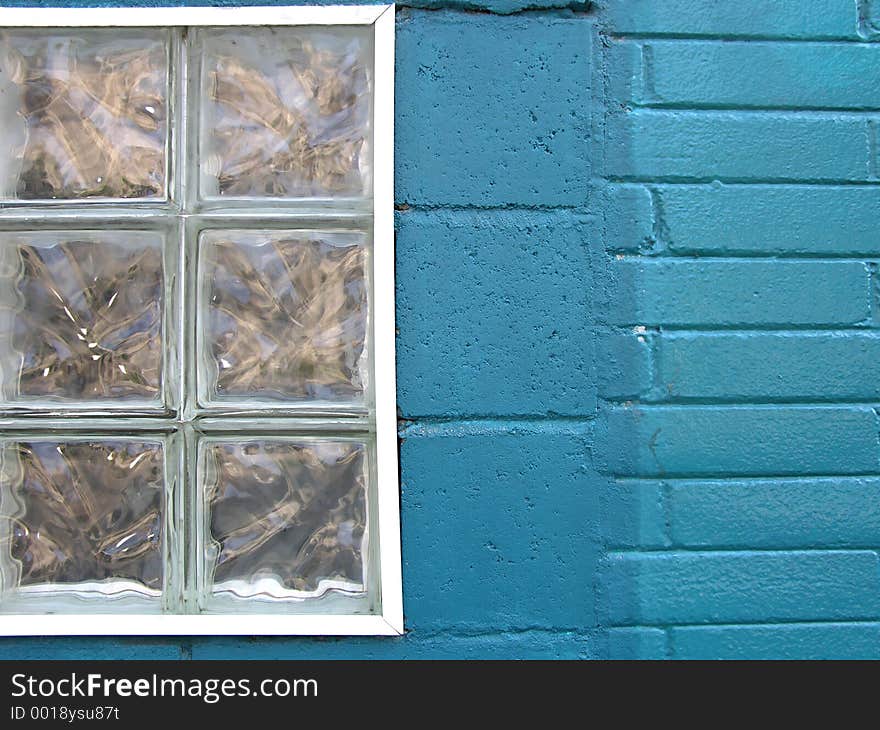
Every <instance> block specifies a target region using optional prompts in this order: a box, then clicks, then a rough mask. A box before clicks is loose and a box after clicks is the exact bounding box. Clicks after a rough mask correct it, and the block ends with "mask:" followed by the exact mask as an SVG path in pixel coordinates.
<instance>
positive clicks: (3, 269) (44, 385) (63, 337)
mask: <svg viewBox="0 0 880 730" xmlns="http://www.w3.org/2000/svg"><path fill="white" fill-rule="evenodd" d="M162 253H163V236H162V234H161V233H158V232H147V231H116V232H107V233H102V232H98V231H78V232H69V231H67V232H66V231H40V232H22V233H18V232H2V233H0V375H2V392H3V400H4V402H6V403H7V404H12V405H18V406H27V405H35V404H39V403H40V402H41V401H42V402H52V403H61V404H67V405H70V404H73V403H75V402H78V403H80V404H88V403H93V404H94V403H98V402H100V403H104V404H106V405H108V406H110V407H113V406H114V405H115V406H116V407H124V405H125V404H126V403H132V402H134V403H151V402H155V401H157V400H160V399H161V388H162V363H163V339H162V314H163V306H164V305H163V298H164V275H163V264H162V261H163V259H162Z"/></svg>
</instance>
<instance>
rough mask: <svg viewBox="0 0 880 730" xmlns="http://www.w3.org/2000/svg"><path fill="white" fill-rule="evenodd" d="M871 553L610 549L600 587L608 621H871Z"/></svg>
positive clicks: (879, 602)
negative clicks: (624, 551)
mask: <svg viewBox="0 0 880 730" xmlns="http://www.w3.org/2000/svg"><path fill="white" fill-rule="evenodd" d="M878 568H880V564H878V559H877V555H876V554H875V553H873V552H868V551H858V552H855V551H853V552H845V551H840V552H830V551H829V552H822V551H815V550H813V551H807V552H780V553H772V552H740V553H736V552H713V553H705V552H704V553H695V552H688V553H650V554H615V555H613V556H611V557H610V558H609V561H608V565H607V566H606V568H605V572H604V574H603V581H602V588H603V595H604V599H603V600H605V601H607V602H608V603H607V608H608V618H609V620H610V622H611V623H612V624H648V625H650V624H676V623H680V624H690V623H694V624H696V623H739V622H752V621H761V622H766V623H773V622H775V621H814V620H859V619H874V618H876V617H877V616H878V614H880V590H878V589H880V585H878V583H880V572H878Z"/></svg>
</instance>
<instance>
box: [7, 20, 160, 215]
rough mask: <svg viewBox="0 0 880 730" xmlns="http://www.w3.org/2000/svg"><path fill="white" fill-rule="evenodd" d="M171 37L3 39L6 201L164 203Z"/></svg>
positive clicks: (95, 34)
mask: <svg viewBox="0 0 880 730" xmlns="http://www.w3.org/2000/svg"><path fill="white" fill-rule="evenodd" d="M167 39H168V36H167V33H166V32H164V31H161V30H137V31H129V30H120V29H113V30H112V31H91V30H71V31H54V30H53V31H51V32H41V31H4V32H3V34H2V35H0V124H2V131H3V135H2V140H3V141H2V143H0V149H2V151H3V154H0V198H6V199H18V200H22V201H25V200H27V201H36V200H83V199H86V200H87V199H103V198H164V197H165V193H166V183H165V177H166V167H167V165H166V156H167V152H166V151H167V148H168V141H167V135H168V119H167V117H168V87H169V81H168V80H169V75H168V53H169V50H168V40H167Z"/></svg>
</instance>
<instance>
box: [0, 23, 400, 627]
mask: <svg viewBox="0 0 880 730" xmlns="http://www.w3.org/2000/svg"><path fill="white" fill-rule="evenodd" d="M393 32H394V10H393V6H363V7H358V6H352V7H346V8H342V7H320V8H318V7H289V8H236V9H234V12H233V11H232V10H230V9H218V8H161V9H137V10H135V9H80V10H63V9H51V10H49V9H46V10H38V9H21V10H17V9H9V8H7V9H0V418H2V424H3V428H2V431H0V634H87V633H107V634H120V633H136V634H144V633H181V634H199V633H203V634H211V633H225V634H230V633H242V634H310V633H317V634H320V633H331V634H394V633H400V632H401V631H402V628H403V627H402V605H401V586H400V552H399V551H400V548H399V522H398V484H397V438H396V403H395V380H394V274H393V272H394V260H393V256H394V252H393V226H392V215H393V212H392V211H393V192H392V178H393V160H392V147H393V143H392V140H393V129H392V123H393V52H394V38H393ZM254 615H259V620H258V621H254V620H253V619H252V618H249V617H252V616H254Z"/></svg>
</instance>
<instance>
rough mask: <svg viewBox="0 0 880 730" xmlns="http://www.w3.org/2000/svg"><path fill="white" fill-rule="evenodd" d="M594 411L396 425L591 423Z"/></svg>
mask: <svg viewBox="0 0 880 730" xmlns="http://www.w3.org/2000/svg"><path fill="white" fill-rule="evenodd" d="M597 415H598V414H597V413H596V411H595V410H594V411H590V412H589V413H584V414H577V415H563V414H536V415H475V414H461V415H450V416H412V415H410V416H400V417H399V418H398V423H402V424H404V425H405V426H412V425H417V424H420V423H424V424H445V423H463V422H465V423H554V422H559V423H582V422H592V421H594V420H595V419H596V417H597Z"/></svg>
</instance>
